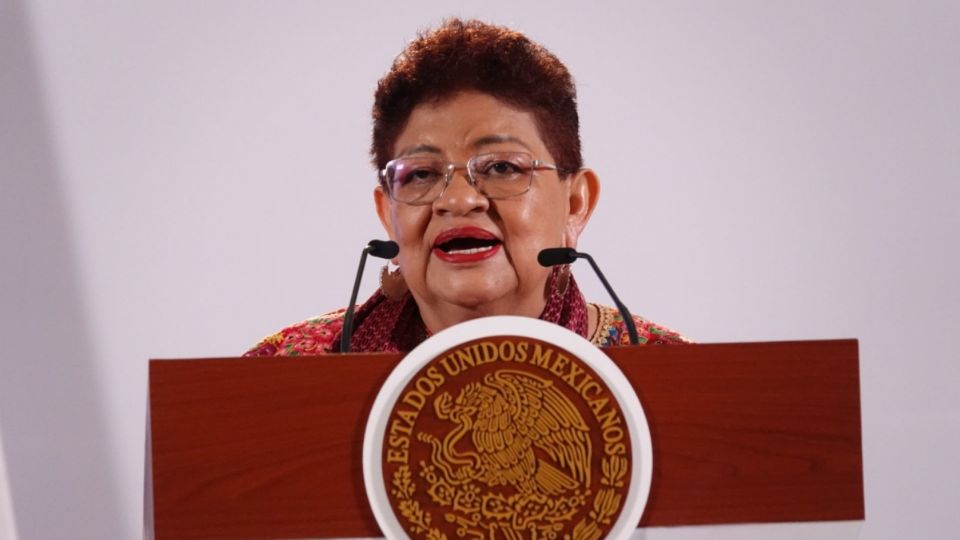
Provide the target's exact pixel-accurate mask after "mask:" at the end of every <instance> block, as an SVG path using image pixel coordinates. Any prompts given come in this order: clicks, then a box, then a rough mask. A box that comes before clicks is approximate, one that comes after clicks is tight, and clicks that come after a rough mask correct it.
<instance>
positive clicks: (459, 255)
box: [433, 227, 503, 262]
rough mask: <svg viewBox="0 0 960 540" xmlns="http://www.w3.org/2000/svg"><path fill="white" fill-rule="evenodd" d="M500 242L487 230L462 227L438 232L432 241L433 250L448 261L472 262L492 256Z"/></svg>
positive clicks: (497, 249)
mask: <svg viewBox="0 0 960 540" xmlns="http://www.w3.org/2000/svg"><path fill="white" fill-rule="evenodd" d="M502 243H503V242H501V241H500V239H499V238H497V237H496V236H494V235H493V234H491V233H490V232H488V231H485V230H483V229H479V228H476V227H463V228H458V229H450V230H447V231H444V232H442V233H440V235H439V236H437V239H436V240H435V241H434V243H433V252H434V254H436V255H437V256H438V257H440V258H441V259H443V260H446V261H449V262H472V261H476V260H481V259H485V258H486V257H488V256H492V255H493V254H495V253H496V252H497V251H499V248H500V245H501V244H502Z"/></svg>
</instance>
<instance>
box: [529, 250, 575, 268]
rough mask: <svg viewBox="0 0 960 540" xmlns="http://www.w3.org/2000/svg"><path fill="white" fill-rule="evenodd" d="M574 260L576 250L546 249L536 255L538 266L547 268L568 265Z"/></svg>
mask: <svg viewBox="0 0 960 540" xmlns="http://www.w3.org/2000/svg"><path fill="white" fill-rule="evenodd" d="M575 260H577V250H575V249H573V248H566V247H558V248H547V249H545V250H543V251H541V252H540V253H539V254H538V255H537V262H538V263H540V266H547V267H550V266H556V265H558V264H570V263H572V262H573V261H575Z"/></svg>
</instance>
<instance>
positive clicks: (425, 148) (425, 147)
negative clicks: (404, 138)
mask: <svg viewBox="0 0 960 540" xmlns="http://www.w3.org/2000/svg"><path fill="white" fill-rule="evenodd" d="M422 153H427V154H442V153H443V152H441V151H440V149H439V148H437V147H436V146H433V145H429V144H418V145H416V146H411V147H409V148H405V149H404V150H403V151H402V152H400V155H401V156H409V155H410V154H422Z"/></svg>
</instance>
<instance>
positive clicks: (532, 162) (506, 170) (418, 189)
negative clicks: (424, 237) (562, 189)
mask: <svg viewBox="0 0 960 540" xmlns="http://www.w3.org/2000/svg"><path fill="white" fill-rule="evenodd" d="M461 169H466V171H467V176H466V178H467V181H468V182H470V185H471V186H473V188H474V189H476V190H477V191H478V192H479V193H481V194H483V195H484V196H485V197H487V198H488V199H504V198H507V197H515V196H517V195H523V194H524V193H526V192H527V191H530V185H531V184H532V183H533V173H534V171H539V170H552V171H557V172H558V173H559V172H560V169H559V168H558V167H557V166H556V165H554V164H552V163H545V162H543V161H540V160H539V159H533V156H531V155H530V154H527V153H525V152H494V153H490V154H479V155H476V156H473V157H472V158H470V160H469V161H467V164H466V165H457V164H455V163H448V162H446V161H444V160H442V159H440V158H438V157H431V156H409V157H401V158H397V159H394V160H392V161H390V162H389V163H387V166H386V167H384V168H383V170H381V171H380V182H381V184H382V185H383V188H384V189H385V190H386V191H387V194H388V195H390V198H391V199H393V200H395V201H397V202H402V203H406V204H412V205H425V204H432V203H433V202H434V201H436V200H437V199H439V198H440V197H441V196H442V195H443V192H444V191H446V189H447V186H448V185H449V184H450V180H451V179H452V178H453V174H454V172H456V171H458V170H461Z"/></svg>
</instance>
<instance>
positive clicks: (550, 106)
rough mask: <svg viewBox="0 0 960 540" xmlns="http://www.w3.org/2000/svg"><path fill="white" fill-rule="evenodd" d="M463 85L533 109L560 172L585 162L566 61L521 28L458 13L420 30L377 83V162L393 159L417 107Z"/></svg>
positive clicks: (374, 152)
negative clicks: (495, 24) (404, 129)
mask: <svg viewBox="0 0 960 540" xmlns="http://www.w3.org/2000/svg"><path fill="white" fill-rule="evenodd" d="M464 90H476V91H479V92H484V93H487V94H490V95H492V96H494V97H496V98H498V99H500V100H503V101H504V102H506V103H509V104H510V105H512V106H514V107H517V108H519V109H522V110H526V111H529V112H531V113H532V114H533V116H534V118H535V120H536V123H537V128H538V130H539V133H540V137H541V138H542V139H543V142H544V144H545V145H546V146H547V149H548V150H549V151H550V153H551V154H552V155H553V158H554V160H556V164H557V166H558V168H559V169H560V170H561V173H562V174H564V175H565V174H569V173H570V172H573V171H576V170H577V169H579V168H580V167H582V166H583V158H582V157H581V155H580V118H579V116H578V115H577V90H576V87H575V86H574V84H573V79H572V77H571V76H570V72H569V71H567V68H566V66H564V65H563V63H561V62H560V60H559V59H558V58H557V57H556V56H554V55H553V54H552V53H550V51H548V50H546V49H545V48H543V47H542V46H540V45H538V44H536V43H534V42H532V41H530V39H528V38H527V37H526V36H525V35H523V34H521V33H520V32H517V31H515V30H511V29H509V28H504V27H500V26H494V25H491V24H487V23H484V22H481V21H477V20H469V21H461V20H460V19H448V20H446V21H444V23H443V24H442V25H441V26H440V27H438V28H436V29H434V30H431V31H428V32H425V33H421V34H420V36H419V37H418V38H417V39H415V40H413V41H412V42H411V43H410V44H409V45H408V46H407V48H406V49H405V50H404V51H403V52H402V53H400V55H399V56H397V58H396V59H395V60H394V62H393V66H392V67H391V68H390V71H389V72H388V73H387V74H386V75H385V76H384V77H383V78H382V79H380V82H379V83H378V84H377V92H376V94H375V95H374V104H373V145H372V147H371V149H370V153H371V154H372V157H373V163H374V165H376V167H377V168H378V169H382V168H383V167H385V166H386V164H387V162H388V161H390V159H392V152H393V145H394V143H395V142H396V140H397V137H398V136H399V135H400V133H401V132H402V131H403V128H404V126H405V125H406V123H407V119H408V118H409V117H410V113H411V112H412V111H413V109H414V107H416V106H417V105H419V104H421V103H424V102H428V101H442V100H444V99H446V98H449V97H451V96H453V95H454V94H456V93H457V92H460V91H464Z"/></svg>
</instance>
